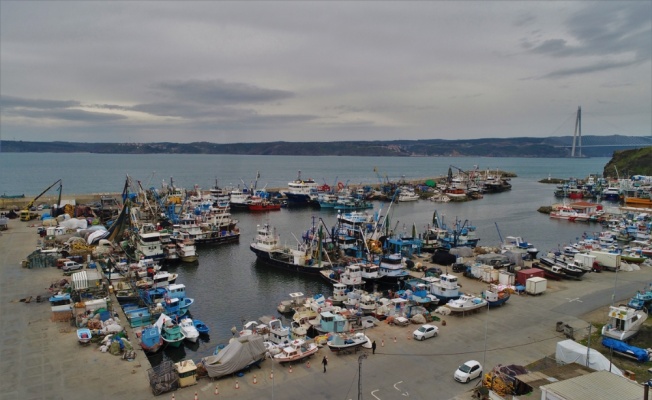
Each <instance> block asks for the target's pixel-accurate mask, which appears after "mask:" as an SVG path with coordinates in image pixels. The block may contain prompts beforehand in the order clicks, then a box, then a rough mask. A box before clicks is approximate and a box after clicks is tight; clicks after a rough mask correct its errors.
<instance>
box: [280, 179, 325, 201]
mask: <svg viewBox="0 0 652 400" xmlns="http://www.w3.org/2000/svg"><path fill="white" fill-rule="evenodd" d="M285 196H286V197H287V199H288V205H290V206H307V205H311V204H313V203H315V202H316V201H317V196H318V195H317V183H316V182H315V181H314V180H313V179H310V178H309V179H302V178H301V171H299V174H298V176H297V179H295V180H294V181H292V182H288V190H287V192H285Z"/></svg>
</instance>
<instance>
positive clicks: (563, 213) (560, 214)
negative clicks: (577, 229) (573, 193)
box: [550, 206, 590, 222]
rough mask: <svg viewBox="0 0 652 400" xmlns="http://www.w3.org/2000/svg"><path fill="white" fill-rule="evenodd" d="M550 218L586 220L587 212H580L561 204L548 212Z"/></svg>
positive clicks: (573, 220)
mask: <svg viewBox="0 0 652 400" xmlns="http://www.w3.org/2000/svg"><path fill="white" fill-rule="evenodd" d="M550 218H554V219H565V220H568V221H571V222H587V221H588V220H589V218H590V216H589V214H586V213H580V212H578V211H577V210H575V209H574V208H572V207H568V206H561V207H558V208H557V209H556V210H553V211H551V212H550Z"/></svg>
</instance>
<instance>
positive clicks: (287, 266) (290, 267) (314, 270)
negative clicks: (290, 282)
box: [249, 246, 324, 274]
mask: <svg viewBox="0 0 652 400" xmlns="http://www.w3.org/2000/svg"><path fill="white" fill-rule="evenodd" d="M249 248H250V249H251V251H253V252H254V253H255V254H256V257H257V258H256V260H257V261H259V262H260V263H262V264H265V265H269V266H270V267H274V268H279V269H284V270H286V271H290V272H299V273H301V274H319V273H320V271H321V270H322V269H324V267H323V266H321V267H320V266H314V267H313V266H303V265H297V264H294V263H292V262H291V261H290V260H289V259H288V260H287V261H286V260H285V259H277V258H274V257H273V256H271V255H270V252H267V251H262V250H259V249H257V248H256V247H254V246H250V247H249Z"/></svg>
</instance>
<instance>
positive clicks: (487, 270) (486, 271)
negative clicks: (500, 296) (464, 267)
mask: <svg viewBox="0 0 652 400" xmlns="http://www.w3.org/2000/svg"><path fill="white" fill-rule="evenodd" d="M493 271H494V270H493V268H492V267H489V266H485V267H484V268H483V269H482V282H487V283H491V282H492V280H491V275H492V274H493Z"/></svg>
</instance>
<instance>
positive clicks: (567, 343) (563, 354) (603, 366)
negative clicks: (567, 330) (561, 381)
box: [555, 339, 623, 376]
mask: <svg viewBox="0 0 652 400" xmlns="http://www.w3.org/2000/svg"><path fill="white" fill-rule="evenodd" d="M586 350H587V348H586V346H583V345H581V344H579V343H577V342H575V341H574V340H571V339H568V340H563V341H561V342H557V351H556V353H555V358H556V359H557V362H563V363H564V364H570V363H577V364H581V365H586V366H588V367H589V368H593V369H594V370H596V371H602V370H606V371H611V372H612V373H614V374H616V375H620V376H623V373H622V371H621V370H620V369H618V368H616V366H615V365H613V364H611V363H610V362H609V359H607V357H605V356H603V355H602V354H601V353H600V352H599V351H597V350H595V349H590V351H589V352H588V358H589V363H588V365H587V362H586V358H587V351H586Z"/></svg>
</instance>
